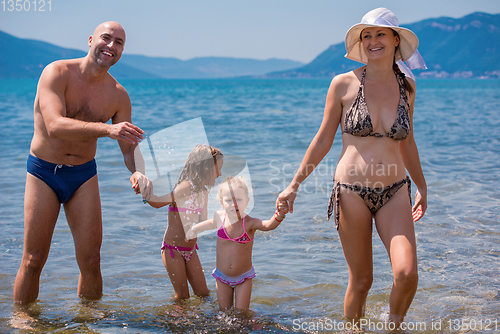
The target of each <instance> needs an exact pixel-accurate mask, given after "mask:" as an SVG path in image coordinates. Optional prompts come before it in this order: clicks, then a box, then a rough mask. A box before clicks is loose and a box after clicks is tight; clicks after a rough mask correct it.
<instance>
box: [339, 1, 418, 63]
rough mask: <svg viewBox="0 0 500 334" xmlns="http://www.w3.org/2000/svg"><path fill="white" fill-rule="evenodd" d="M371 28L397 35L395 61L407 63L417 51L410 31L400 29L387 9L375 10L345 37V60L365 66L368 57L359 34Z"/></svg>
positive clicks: (416, 39) (367, 14) (415, 36)
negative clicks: (389, 30) (387, 30)
mask: <svg viewBox="0 0 500 334" xmlns="http://www.w3.org/2000/svg"><path fill="white" fill-rule="evenodd" d="M371 27H384V28H390V29H392V30H394V31H396V32H397V33H398V34H399V40H400V42H399V47H398V50H397V51H396V54H395V55H394V56H395V61H396V62H397V61H398V60H402V61H407V60H408V59H410V57H411V56H412V55H413V54H414V53H415V52H416V51H417V48H418V37H417V35H415V34H414V33H413V31H411V30H410V29H406V28H401V27H400V26H399V21H398V18H397V17H396V15H394V13H393V12H391V11H390V10H389V9H387V8H376V9H374V10H371V11H369V12H368V13H366V14H365V16H363V18H362V19H361V23H358V24H355V25H353V26H352V27H351V28H350V29H349V31H348V32H347V34H346V35H345V48H346V51H347V53H346V55H345V57H346V58H349V59H352V60H355V61H358V62H360V63H363V64H366V63H367V62H368V57H367V56H366V54H365V53H364V52H363V50H362V46H361V39H360V36H361V32H362V31H363V29H366V28H371Z"/></svg>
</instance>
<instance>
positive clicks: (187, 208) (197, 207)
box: [168, 180, 205, 213]
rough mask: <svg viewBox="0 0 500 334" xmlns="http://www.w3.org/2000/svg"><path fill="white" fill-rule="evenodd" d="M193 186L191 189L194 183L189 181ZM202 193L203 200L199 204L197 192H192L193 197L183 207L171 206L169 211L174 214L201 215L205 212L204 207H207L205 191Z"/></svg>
mask: <svg viewBox="0 0 500 334" xmlns="http://www.w3.org/2000/svg"><path fill="white" fill-rule="evenodd" d="M189 183H190V184H191V189H193V182H192V181H191V180H189ZM200 193H201V200H200V202H199V203H198V201H197V200H198V195H197V194H196V192H194V191H191V196H190V197H189V198H188V200H187V201H186V202H184V205H183V206H182V207H178V206H175V205H170V206H169V207H168V211H174V212H185V213H201V212H202V211H203V206H204V205H205V193H204V192H203V191H201V192H200Z"/></svg>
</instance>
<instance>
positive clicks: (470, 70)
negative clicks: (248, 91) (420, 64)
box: [266, 12, 500, 78]
mask: <svg viewBox="0 0 500 334" xmlns="http://www.w3.org/2000/svg"><path fill="white" fill-rule="evenodd" d="M402 26H403V27H405V28H408V29H410V30H412V31H413V32H414V33H415V34H416V35H417V36H418V38H419V40H420V45H419V48H418V49H419V52H420V53H421V55H422V56H423V57H424V59H425V62H426V64H427V67H428V69H427V70H425V71H421V70H416V71H414V74H415V75H416V76H417V77H438V78H450V77H451V78H469V77H481V78H485V77H486V78H500V46H499V43H497V42H495V41H498V40H499V39H498V34H499V33H500V14H487V13H479V12H478V13H473V14H470V15H466V16H464V17H462V18H459V19H454V18H449V17H440V18H434V19H426V20H422V21H419V22H416V23H412V24H408V25H402ZM345 53H346V50H345V46H344V42H341V43H338V44H334V45H331V46H330V47H329V48H328V49H326V50H325V51H324V52H322V53H321V54H320V55H318V57H316V58H315V59H314V60H313V61H312V62H310V63H309V64H307V65H305V66H303V67H300V68H297V69H294V70H291V71H280V72H273V73H269V74H268V75H266V77H268V78H318V77H333V76H335V75H336V74H339V73H343V72H346V71H349V70H352V69H355V68H357V67H359V66H362V64H361V63H358V62H355V61H353V60H350V59H347V58H345V57H344V55H345Z"/></svg>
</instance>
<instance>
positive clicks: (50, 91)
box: [37, 61, 137, 144]
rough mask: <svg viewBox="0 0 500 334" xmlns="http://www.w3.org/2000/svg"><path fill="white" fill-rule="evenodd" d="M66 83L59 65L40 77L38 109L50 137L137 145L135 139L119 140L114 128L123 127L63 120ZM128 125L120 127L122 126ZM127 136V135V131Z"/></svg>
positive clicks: (67, 77) (65, 72)
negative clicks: (104, 138) (101, 139)
mask: <svg viewBox="0 0 500 334" xmlns="http://www.w3.org/2000/svg"><path fill="white" fill-rule="evenodd" d="M69 80H70V73H69V70H68V68H67V67H66V64H65V63H64V62H61V61H58V62H54V63H52V64H49V65H48V66H47V67H46V68H45V69H44V70H43V72H42V75H41V76H40V80H39V82H38V89H37V96H38V106H39V110H40V113H41V114H42V117H43V121H44V124H45V128H46V129H47V134H48V136H49V137H51V138H56V139H62V140H67V141H87V140H92V139H97V138H100V137H110V138H113V139H123V140H125V141H127V142H129V143H130V144H135V143H137V137H136V136H132V135H129V136H125V137H124V136H121V137H119V135H118V133H119V132H120V131H119V130H117V129H115V128H117V127H120V126H122V125H121V124H113V125H110V124H106V123H101V122H85V121H81V120H77V119H73V118H68V117H66V116H67V114H66V100H65V96H64V92H65V90H66V87H67V86H68V81H69ZM127 125H128V124H123V126H127ZM126 133H127V134H130V131H126ZM115 137H116V138H115Z"/></svg>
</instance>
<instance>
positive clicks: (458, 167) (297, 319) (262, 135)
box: [0, 79, 500, 333]
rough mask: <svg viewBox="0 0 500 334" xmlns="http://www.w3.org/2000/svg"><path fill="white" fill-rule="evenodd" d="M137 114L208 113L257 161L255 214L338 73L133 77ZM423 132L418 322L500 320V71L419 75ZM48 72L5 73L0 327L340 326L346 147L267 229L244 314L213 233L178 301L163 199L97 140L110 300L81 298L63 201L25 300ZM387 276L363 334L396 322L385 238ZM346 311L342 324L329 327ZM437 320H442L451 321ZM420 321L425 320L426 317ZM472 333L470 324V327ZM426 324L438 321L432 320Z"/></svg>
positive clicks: (223, 143)
mask: <svg viewBox="0 0 500 334" xmlns="http://www.w3.org/2000/svg"><path fill="white" fill-rule="evenodd" d="M122 84H123V85H124V86H125V88H126V89H127V90H128V92H129V95H130V98H131V101H132V104H133V119H134V123H135V124H137V125H138V126H140V127H141V128H143V129H144V130H146V131H147V132H148V133H154V132H156V131H158V130H161V129H163V128H166V127H169V126H171V125H175V124H177V123H179V122H182V121H185V120H189V119H192V118H196V117H202V120H203V123H204V126H205V130H206V133H207V137H208V140H209V143H210V144H211V145H214V146H216V147H219V148H221V150H222V151H223V153H224V154H232V155H238V156H241V157H243V158H245V159H246V161H247V163H248V168H249V171H250V174H251V178H252V184H253V187H254V189H253V190H254V201H255V205H254V208H253V210H252V212H251V215H252V216H255V217H259V218H266V217H268V216H271V215H272V213H273V212H274V209H273V207H274V201H275V199H276V196H277V195H278V193H279V192H280V190H282V189H283V188H284V186H286V185H287V182H288V181H290V180H291V178H292V177H293V174H294V172H295V170H296V169H297V168H298V165H299V164H300V161H301V159H302V156H303V155H304V153H305V151H306V149H307V146H308V145H309V143H310V141H311V139H312V138H313V136H314V134H315V132H316V131H317V129H318V127H319V125H320V122H321V119H322V116H323V107H324V100H325V96H326V92H327V89H328V84H329V82H328V80H229V79H228V80H161V81H124V82H122ZM417 84H418V94H417V100H416V110H415V116H414V127H415V138H416V141H417V144H418V148H419V152H420V158H421V161H422V167H423V170H424V173H425V176H426V179H427V183H428V188H429V208H428V210H427V213H426V215H425V217H424V219H422V220H421V221H419V222H417V223H416V224H415V230H416V236H417V245H418V250H417V251H418V259H419V275H420V280H419V286H418V290H417V293H416V296H415V299H414V301H413V303H412V306H411V308H410V310H409V312H408V317H407V322H408V324H409V325H413V326H414V328H409V330H408V332H411V331H413V330H416V328H419V329H420V332H444V333H448V332H466V331H467V332H487V331H488V332H489V330H490V329H495V327H496V328H498V330H500V315H499V310H500V266H499V262H500V247H499V244H500V224H499V221H500V213H499V212H500V210H499V209H500V190H499V188H498V187H497V184H498V181H499V178H500V167H499V165H498V161H500V145H499V144H500V115H499V113H498V110H500V81H490V80H483V81H480V80H464V81H460V80H453V81H452V80H419V81H418V82H417ZM35 89H36V81H29V80H17V81H14V80H8V81H7V80H3V81H0V111H1V114H2V116H3V119H4V122H3V124H4V127H3V128H4V131H5V132H6V135H5V136H4V139H3V141H2V144H1V148H2V152H3V154H2V156H1V157H0V161H1V166H2V169H3V171H4V173H3V177H2V179H0V190H1V191H0V193H1V195H0V196H1V201H0V225H1V228H2V233H1V235H0V332H2V333H3V332H5V333H31V332H33V331H36V332H51V333H52V332H56V333H164V332H167V333H185V332H192V333H203V332H207V333H212V332H219V333H223V332H224V333H225V332H233V333H240V332H273V333H282V332H311V331H312V332H315V331H317V330H318V331H320V332H321V331H322V329H323V330H325V331H329V330H330V329H332V330H337V329H340V327H339V325H338V323H339V322H341V323H343V321H344V320H343V298H344V293H345V288H346V286H347V279H348V273H347V266H346V263H345V260H344V257H343V254H342V249H341V246H340V241H339V238H338V234H337V232H336V230H335V228H334V224H333V222H332V221H326V205H327V201H328V197H329V194H330V191H331V180H332V178H333V171H334V169H335V164H336V161H337V159H338V156H339V153H340V149H341V143H340V136H337V138H336V139H337V141H335V143H334V145H333V148H332V150H331V151H330V153H329V154H328V155H327V157H326V158H325V159H324V161H323V163H322V165H321V167H319V168H318V169H317V170H316V171H315V172H314V173H313V174H312V175H311V176H310V177H309V179H308V180H307V181H306V183H305V184H304V185H303V186H302V188H301V191H300V192H299V196H298V198H297V201H296V203H295V208H294V213H293V214H289V215H287V218H286V220H285V221H284V222H283V223H282V224H281V226H280V227H279V228H278V229H276V230H274V231H271V232H267V233H262V232H258V233H257V234H256V240H255V245H254V255H253V262H254V266H255V269H256V271H257V275H258V276H257V278H256V279H254V285H253V292H252V301H251V310H252V311H253V312H254V315H253V317H251V319H250V320H248V319H246V320H245V319H239V318H238V317H236V316H234V315H229V316H228V315H224V314H222V313H219V312H218V311H217V303H216V294H215V283H214V280H213V278H212V277H211V275H210V272H211V270H212V269H213V268H214V266H215V241H216V239H215V237H214V236H213V235H207V236H203V237H200V238H199V241H198V242H199V246H200V251H199V254H200V258H201V261H202V263H203V266H204V268H205V275H206V278H207V282H208V285H209V288H210V289H211V291H212V294H211V298H209V299H208V300H200V299H198V298H194V297H193V298H191V299H190V300H189V301H188V302H187V303H185V304H183V305H177V304H175V303H173V301H172V297H173V289H172V287H171V284H170V281H169V279H168V277H167V273H166V271H165V269H164V267H163V264H162V261H161V256H160V251H159V246H160V244H161V238H162V236H163V232H164V230H165V227H166V225H165V224H166V210H162V209H160V210H155V209H153V208H151V207H149V206H145V205H143V204H142V202H141V200H140V198H139V197H138V196H135V195H134V194H133V191H132V190H131V189H130V186H129V182H128V178H129V172H128V171H127V170H126V168H125V166H124V164H123V162H122V157H121V153H120V151H119V148H118V145H117V144H116V143H115V142H114V141H112V140H110V139H107V138H104V139H100V140H99V148H98V152H97V163H98V170H99V180H100V189H101V199H102V207H103V225H104V240H103V246H102V254H101V255H102V273H103V278H104V296H103V298H102V300H100V301H97V302H82V301H81V300H79V299H78V298H77V297H76V286H77V282H78V268H77V265H76V261H75V254H74V248H73V241H72V237H71V233H70V230H69V228H68V225H67V223H66V221H65V218H64V213H63V212H62V214H61V216H60V219H59V221H58V224H57V226H56V230H55V233H54V237H53V241H52V248H51V252H50V255H49V259H48V261H47V264H46V266H45V268H44V270H43V272H42V277H41V285H40V286H41V289H40V295H39V301H38V302H37V303H35V304H34V305H32V306H31V307H29V309H27V310H26V309H23V308H20V307H16V306H14V305H13V303H12V288H13V283H14V279H15V275H16V273H17V269H18V266H19V264H20V259H21V256H22V247H23V196H24V182H25V175H26V158H27V155H28V152H29V144H30V140H31V136H32V132H33V111H32V108H33V100H34V94H35ZM373 247H374V266H375V269H374V283H373V287H372V289H371V291H370V294H369V297H368V302H367V319H368V320H369V321H371V322H372V325H374V326H373V327H372V328H365V331H366V332H385V329H380V328H377V327H376V326H375V324H379V323H380V324H383V320H385V317H387V314H388V298H389V292H390V288H391V284H392V274H391V270H390V265H389V261H388V257H387V254H386V252H385V249H384V247H383V245H382V244H381V242H380V241H379V239H378V236H377V235H376V234H375V233H374V246H373ZM334 321H335V325H336V327H334V328H332V327H331V326H330V327H329V326H328V325H332V326H333V323H334ZM380 321H382V322H380ZM439 325H441V330H440V331H439V330H438V329H439ZM417 326H420V327H417ZM473 326H474V328H471V327H473ZM424 327H425V328H424Z"/></svg>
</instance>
